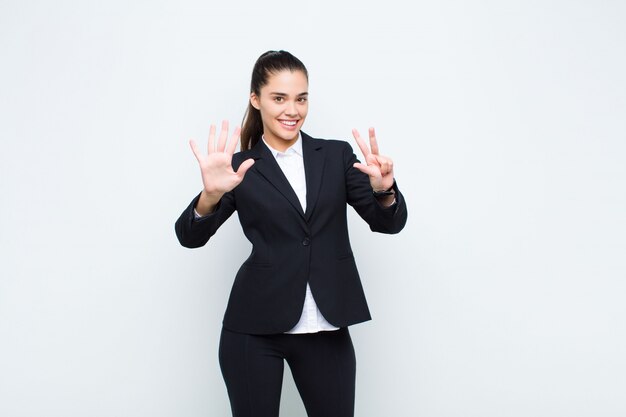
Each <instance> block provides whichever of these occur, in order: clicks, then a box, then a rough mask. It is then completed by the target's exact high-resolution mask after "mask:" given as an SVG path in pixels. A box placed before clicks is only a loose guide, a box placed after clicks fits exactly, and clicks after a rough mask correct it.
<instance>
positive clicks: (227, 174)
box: [189, 120, 254, 216]
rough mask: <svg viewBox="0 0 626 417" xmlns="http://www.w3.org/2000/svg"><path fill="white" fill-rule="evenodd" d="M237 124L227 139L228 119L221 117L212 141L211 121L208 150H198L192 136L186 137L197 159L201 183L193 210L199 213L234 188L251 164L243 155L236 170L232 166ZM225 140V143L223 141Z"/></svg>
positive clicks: (214, 204)
mask: <svg viewBox="0 0 626 417" xmlns="http://www.w3.org/2000/svg"><path fill="white" fill-rule="evenodd" d="M240 133H241V128H240V127H239V126H237V128H235V131H234V132H233V135H232V136H231V138H230V142H228V121H227V120H224V121H222V129H221V131H220V136H219V138H218V140H217V143H216V142H215V125H214V124H212V125H211V128H210V130H209V146H208V152H207V153H206V154H205V153H203V152H200V150H199V149H198V145H197V144H196V142H195V141H194V140H193V139H192V140H190V141H189V145H190V146H191V150H192V151H193V154H194V155H195V156H196V159H197V160H198V164H199V165H200V172H201V173H202V183H203V184H204V190H202V194H201V195H200V199H199V200H198V204H197V205H196V211H197V212H198V214H200V215H201V216H204V215H206V214H209V213H211V212H212V211H213V209H214V208H215V206H216V205H217V203H218V202H219V200H220V198H222V196H223V195H224V194H225V193H227V192H229V191H231V190H232V189H234V188H235V187H236V186H238V185H239V183H241V181H243V177H244V175H245V174H246V171H248V169H250V167H251V166H252V165H253V164H254V159H251V158H250V159H246V160H245V161H243V162H242V163H241V165H240V166H239V168H238V169H237V172H235V171H234V170H233V167H232V159H233V154H234V153H235V149H236V148H237V142H238V141H239V135H240ZM227 142H228V143H227Z"/></svg>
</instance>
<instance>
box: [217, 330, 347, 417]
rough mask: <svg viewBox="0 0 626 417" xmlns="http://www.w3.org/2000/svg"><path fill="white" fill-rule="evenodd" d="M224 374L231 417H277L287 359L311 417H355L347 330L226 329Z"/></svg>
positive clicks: (222, 353)
mask: <svg viewBox="0 0 626 417" xmlns="http://www.w3.org/2000/svg"><path fill="white" fill-rule="evenodd" d="M219 359H220V367H221V369H222V375H223V376H224V381H225V382H226V389H227V390H228V396H229V398H230V405H231V408H232V411H233V417H278V412H279V409H280V394H281V389H282V382H283V369H284V361H285V360H286V361H287V364H288V365H289V367H290V369H291V373H292V375H293V379H294V381H295V383H296V387H297V388H298V392H299V393H300V396H301V397H302V402H303V403H304V407H305V408H306V412H307V415H308V416H309V417H353V416H354V385H355V376H356V359H355V355H354V347H353V346H352V339H351V338H350V333H349V332H348V329H347V328H346V327H344V328H341V329H339V330H335V331H323V332H319V333H307V334H275V335H263V336H260V335H250V334H243V333H235V332H232V331H230V330H227V329H222V334H221V337H220V346H219Z"/></svg>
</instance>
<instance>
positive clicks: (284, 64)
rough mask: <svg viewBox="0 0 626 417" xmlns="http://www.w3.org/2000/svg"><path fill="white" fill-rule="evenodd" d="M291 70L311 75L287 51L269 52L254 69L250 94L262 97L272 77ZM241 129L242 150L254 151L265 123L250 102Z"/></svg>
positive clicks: (300, 62)
mask: <svg viewBox="0 0 626 417" xmlns="http://www.w3.org/2000/svg"><path fill="white" fill-rule="evenodd" d="M284 70H289V71H291V72H295V71H302V72H303V73H304V75H305V76H306V78H307V80H308V79H309V73H308V72H307V70H306V67H305V66H304V64H303V63H302V61H300V60H299V59H298V58H296V57H295V56H293V55H291V54H290V53H289V52H287V51H282V50H281V51H267V52H265V53H264V54H263V55H261V56H260V57H259V59H257V61H256V63H255V64H254V68H253V69H252V81H251V82H250V93H254V94H256V95H257V96H260V95H261V88H262V87H263V86H264V85H266V84H267V82H268V79H269V77H270V76H271V75H274V74H277V73H279V72H281V71H284ZM242 126H243V127H242V128H241V150H242V151H245V150H248V149H252V147H253V146H254V145H256V144H257V142H258V141H259V139H260V138H261V135H262V134H263V121H262V120H261V112H260V111H259V110H257V109H255V108H254V107H253V106H252V103H250V102H248V109H247V110H246V113H245V114H244V116H243V123H242Z"/></svg>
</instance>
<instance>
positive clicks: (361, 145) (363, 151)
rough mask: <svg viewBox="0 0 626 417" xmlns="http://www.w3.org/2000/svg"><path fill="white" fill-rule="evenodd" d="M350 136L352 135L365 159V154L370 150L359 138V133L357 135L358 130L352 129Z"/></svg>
mask: <svg viewBox="0 0 626 417" xmlns="http://www.w3.org/2000/svg"><path fill="white" fill-rule="evenodd" d="M352 136H354V140H356V143H357V145H359V148H361V153H362V154H363V156H364V157H365V158H366V159H367V156H368V155H369V154H370V150H369V149H367V145H366V144H365V142H363V139H361V135H359V131H358V130H356V129H352Z"/></svg>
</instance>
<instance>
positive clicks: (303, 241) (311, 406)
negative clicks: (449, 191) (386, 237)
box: [176, 51, 407, 417]
mask: <svg viewBox="0 0 626 417" xmlns="http://www.w3.org/2000/svg"><path fill="white" fill-rule="evenodd" d="M307 112H308V73H307V70H306V68H305V67H304V65H303V64H302V62H300V60H298V59H297V58H296V57H294V56H293V55H291V54H290V53H288V52H285V51H269V52H266V53H264V54H263V55H261V56H260V57H259V59H258V60H257V62H256V64H255V66H254V69H253V72H252V82H251V88H250V102H249V106H248V110H247V112H246V116H245V118H244V123H243V128H242V129H239V128H236V129H235V131H234V133H233V134H232V136H231V138H230V140H228V130H229V128H228V123H227V122H223V123H222V129H221V132H220V134H219V137H218V138H217V140H216V137H215V136H216V129H215V126H214V125H212V126H211V129H210V133H209V146H208V147H209V149H208V153H207V154H205V153H203V152H201V151H200V150H199V149H198V147H197V145H196V143H195V142H194V141H190V145H191V148H192V151H193V153H194V155H195V156H196V158H197V160H198V162H199V165H200V170H201V173H202V181H203V184H204V189H203V190H202V192H201V193H200V194H199V195H198V196H197V197H196V198H195V199H193V201H192V202H191V204H190V205H189V206H188V207H187V209H186V210H185V211H184V212H183V213H182V214H181V216H180V218H179V219H178V220H177V222H176V234H177V236H178V239H179V241H180V243H181V244H182V245H183V246H186V247H190V248H194V247H199V246H202V245H204V244H205V243H206V242H207V241H208V240H209V238H210V237H211V236H213V234H214V233H215V232H216V231H217V229H218V228H219V227H220V225H221V224H222V223H223V222H224V221H226V220H227V219H228V218H229V217H230V215H231V214H232V213H233V212H234V211H235V210H237V212H238V215H239V220H240V222H241V225H242V228H243V231H244V233H245V235H246V237H247V238H248V239H249V240H250V242H251V243H252V245H253V249H252V253H251V254H250V256H249V258H248V259H247V260H246V261H245V262H244V264H243V265H242V266H241V268H240V269H239V272H238V273H237V276H236V277H235V281H234V283H233V288H232V291H231V294H230V298H229V302H228V306H227V308H226V313H225V316H224V321H223V328H222V333H221V338H220V348H219V359H220V367H221V370H222V374H223V376H224V380H225V382H226V387H227V390H228V395H229V398H230V403H231V407H232V410H233V416H234V417H266V416H267V417H276V416H278V412H279V403H280V393H281V385H282V378H283V366H284V361H285V360H286V361H287V363H288V364H289V366H290V368H291V372H292V374H293V378H294V381H295V382H296V386H297V388H298V391H299V392H300V395H301V397H302V400H303V402H304V406H305V408H306V410H307V414H308V415H309V417H349V416H353V415H354V387H355V369H356V362H355V356H354V349H353V347H352V341H351V339H350V335H349V332H348V328H347V327H348V326H349V325H352V324H356V323H359V322H363V321H366V320H369V319H370V314H369V310H368V307H367V303H366V300H365V296H364V294H363V289H362V286H361V282H360V279H359V275H358V272H357V269H356V265H355V263H354V257H353V256H352V250H351V248H350V242H349V238H348V228H347V220H346V204H350V205H351V206H352V207H354V209H356V211H357V212H358V214H359V215H360V216H361V217H362V218H363V219H364V220H365V221H366V222H367V223H368V224H369V226H370V228H371V229H372V230H373V231H377V232H382V233H397V232H399V231H400V230H401V229H402V228H403V227H404V224H405V223H406V218H407V211H406V206H405V203H404V199H403V197H402V194H401V193H400V191H399V190H398V188H397V186H396V183H395V181H394V177H393V163H392V161H391V159H389V158H387V157H384V156H381V155H379V153H378V145H377V142H376V137H375V134H374V130H373V129H370V131H369V137H370V147H371V150H370V149H369V148H368V146H367V145H366V144H365V142H364V141H363V140H362V139H361V138H360V136H359V133H358V132H357V131H356V130H353V135H354V138H355V140H356V142H357V144H358V145H359V147H360V149H361V151H362V152H363V155H364V157H365V162H366V163H365V164H364V163H360V162H359V161H358V160H357V159H356V157H355V155H354V154H353V152H352V148H351V147H350V145H349V144H348V143H346V142H344V141H335V140H322V139H314V138H312V137H310V136H308V135H307V134H306V133H304V132H302V131H301V128H302V125H303V124H304V121H305V119H306V116H307ZM239 137H241V152H239V153H234V152H235V148H236V145H237V140H238V138H239ZM391 261H392V260H386V262H391Z"/></svg>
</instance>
